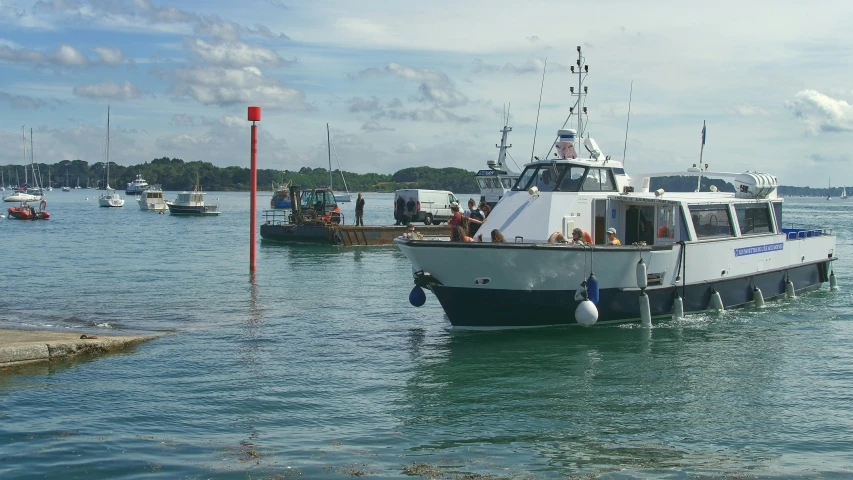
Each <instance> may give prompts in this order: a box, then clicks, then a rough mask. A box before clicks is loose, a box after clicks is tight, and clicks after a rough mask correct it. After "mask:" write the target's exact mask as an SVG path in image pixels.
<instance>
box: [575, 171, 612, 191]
mask: <svg viewBox="0 0 853 480" xmlns="http://www.w3.org/2000/svg"><path fill="white" fill-rule="evenodd" d="M615 190H616V184H615V182H614V181H613V176H612V175H611V174H610V169H609V168H590V169H589V171H588V172H587V174H586V179H585V180H584V182H583V191H584V192H612V191H615Z"/></svg>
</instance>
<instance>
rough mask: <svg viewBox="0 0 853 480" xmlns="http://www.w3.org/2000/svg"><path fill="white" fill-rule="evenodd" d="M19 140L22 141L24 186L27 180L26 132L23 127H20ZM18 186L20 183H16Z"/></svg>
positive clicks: (16, 171) (16, 170)
mask: <svg viewBox="0 0 853 480" xmlns="http://www.w3.org/2000/svg"><path fill="white" fill-rule="evenodd" d="M21 138H22V139H23V140H24V185H26V184H27V183H29V179H28V177H27V132H26V130H25V129H24V126H21ZM15 173H16V174H17V173H18V169H17V168H16V169H15ZM18 185H19V186H20V185H21V184H20V182H18Z"/></svg>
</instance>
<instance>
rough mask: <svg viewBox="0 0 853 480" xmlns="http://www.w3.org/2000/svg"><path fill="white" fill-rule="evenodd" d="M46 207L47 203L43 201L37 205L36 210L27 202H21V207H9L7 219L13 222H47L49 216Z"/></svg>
mask: <svg viewBox="0 0 853 480" xmlns="http://www.w3.org/2000/svg"><path fill="white" fill-rule="evenodd" d="M46 207H47V202H46V201H44V200H42V201H41V202H40V203H39V208H38V210H36V208H35V207H33V206H32V205H30V204H29V202H21V205H19V206H17V207H9V218H10V219H15V220H47V219H49V218H50V214H49V213H47V211H46V210H45V208H46Z"/></svg>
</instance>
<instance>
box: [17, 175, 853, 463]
mask: <svg viewBox="0 0 853 480" xmlns="http://www.w3.org/2000/svg"><path fill="white" fill-rule="evenodd" d="M98 193H99V192H95V191H92V190H75V191H72V192H69V193H65V192H59V191H54V192H52V193H51V194H49V196H48V197H47V201H48V210H49V211H50V213H51V215H52V218H51V220H49V221H46V222H20V221H12V220H0V246H2V249H3V251H2V261H0V267H2V272H0V291H2V292H3V295H2V296H0V328H35V329H58V330H65V331H73V332H80V333H81V334H82V333H87V334H95V335H105V334H110V333H115V334H148V333H152V332H153V333H156V334H161V335H162V337H161V338H159V339H157V340H155V341H152V342H149V343H146V344H142V345H139V346H137V347H135V348H133V349H131V350H128V351H124V352H121V353H117V354H110V355H105V356H101V357H82V358H76V359H74V360H73V361H67V362H55V363H51V364H46V365H37V366H31V367H27V368H21V369H16V370H7V371H4V372H0V478H3V479H7V478H9V479H12V478H14V479H19V478H24V479H25V478H63V479H65V478H67V479H74V478H81V479H100V478H109V479H113V478H134V479H150V478H163V479H176V478H186V479H194V478H199V479H201V478H217V479H220V478H221V479H230V478H236V479H249V478H251V479H282V478H312V479H313V478H342V479H343V478H355V477H362V478H419V477H422V478H442V479H445V478H446V479H457V478H458V479H478V478H481V479H509V478H512V479H515V478H524V479H528V478H529V479H540V478H543V479H544V478H593V477H600V478H613V479H617V478H618V479H623V478H716V477H759V478H768V477H770V478H851V477H853V323H851V320H853V312H852V311H851V307H853V297H851V293H853V281H851V276H853V268H851V263H850V254H851V241H850V238H851V232H853V220H851V215H850V214H851V212H853V202H849V203H848V202H844V201H842V200H837V199H836V200H832V201H829V202H828V201H826V200H824V199H799V198H794V199H787V200H786V202H785V213H784V220H785V222H801V223H807V224H811V225H824V226H831V227H834V232H835V233H836V234H837V235H838V251H837V253H838V256H839V258H840V260H839V261H838V262H837V263H836V264H835V272H836V274H837V275H838V278H839V284H840V287H841V288H840V290H839V291H838V292H832V293H830V292H829V291H828V288H827V286H826V285H825V286H824V287H823V288H822V289H821V290H820V291H817V292H813V293H809V294H805V295H802V296H800V297H799V298H797V299H794V300H784V301H774V302H769V303H768V304H767V307H766V308H763V309H761V310H756V309H740V310H730V311H727V312H725V313H724V314H719V315H717V314H709V315H694V316H689V317H688V318H686V319H684V320H680V321H669V322H660V323H656V324H655V326H654V327H653V328H652V329H645V328H640V327H639V326H636V325H631V326H609V327H594V328H582V327H572V328H545V329H535V330H521V331H517V330H516V331H492V332H460V331H453V330H451V329H449V326H448V323H447V320H446V318H445V317H444V314H443V311H442V309H441V307H440V305H439V304H438V302H437V301H436V299H435V297H433V296H432V295H431V294H428V296H427V303H426V305H424V306H423V307H421V308H414V307H412V306H410V305H409V303H408V293H409V291H410V289H411V288H412V280H411V266H410V264H409V262H408V261H407V260H406V258H405V257H404V256H403V255H402V254H401V253H400V251H399V250H398V249H397V248H396V247H395V246H383V247H356V248H337V247H329V246H316V245H281V244H270V243H266V242H262V243H260V244H259V248H258V270H257V274H256V275H255V276H254V277H251V276H250V275H249V272H248V263H249V246H248V242H249V213H248V205H249V199H248V195H247V194H246V193H219V192H210V193H209V194H208V196H207V197H208V202H210V203H218V204H219V205H220V209H221V210H222V212H223V213H222V215H220V216H219V217H207V218H178V217H171V216H169V215H168V214H166V215H158V214H156V213H150V212H142V211H139V210H138V207H137V206H136V204H135V203H134V202H133V201H132V199H128V202H127V203H126V205H125V207H124V208H121V209H105V208H98V207H97V201H96V197H97V194H98ZM174 196H175V192H168V193H167V198H174ZM87 197H88V200H86V198H87ZM353 197H355V195H353ZM463 197H466V196H463ZM366 199H367V212H366V216H365V222H366V223H368V224H387V223H388V222H389V221H390V222H392V223H393V214H392V202H393V197H392V195H390V194H368V195H366ZM268 201H269V193H263V194H261V196H260V197H259V201H258V204H259V205H262V206H263V205H266V204H268ZM353 208H354V207H353V204H347V205H346V206H345V208H344V213H345V215H346V216H347V221H348V222H349V223H351V222H352V220H353V216H352V209H353ZM4 210H5V208H4ZM531 314H532V315H533V314H535V312H531Z"/></svg>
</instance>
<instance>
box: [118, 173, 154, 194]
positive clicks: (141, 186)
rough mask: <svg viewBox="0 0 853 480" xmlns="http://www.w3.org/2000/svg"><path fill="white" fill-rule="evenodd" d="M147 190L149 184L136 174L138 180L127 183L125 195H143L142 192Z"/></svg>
mask: <svg viewBox="0 0 853 480" xmlns="http://www.w3.org/2000/svg"><path fill="white" fill-rule="evenodd" d="M146 189H148V182H147V181H145V179H144V178H142V175H141V174H136V178H135V179H133V181H132V182H128V183H127V188H126V189H125V190H124V193H126V194H128V195H142V192H144V191H145V190H146Z"/></svg>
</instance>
